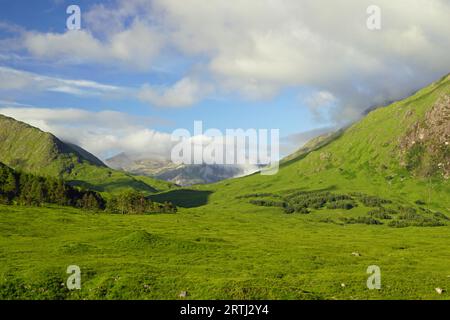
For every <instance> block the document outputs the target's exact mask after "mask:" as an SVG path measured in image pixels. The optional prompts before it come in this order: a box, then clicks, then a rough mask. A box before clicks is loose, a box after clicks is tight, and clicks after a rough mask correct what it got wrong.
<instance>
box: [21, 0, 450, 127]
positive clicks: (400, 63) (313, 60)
mask: <svg viewBox="0 0 450 320" xmlns="http://www.w3.org/2000/svg"><path fill="white" fill-rule="evenodd" d="M373 4H375V5H377V6H379V7H380V9H381V17H382V25H381V30H378V31H371V30H368V29H367V27H366V20H367V18H368V16H367V13H366V9H367V7H369V6H370V5H373ZM449 14H450V3H449V2H448V1H446V0H398V1H395V2H394V1H389V0H377V1H376V3H373V1H366V0H345V1H342V2H340V3H339V5H337V4H332V3H330V2H329V1H325V0H281V1H272V0H265V1H261V0H247V1H241V2H236V1H221V0H210V1H207V2H205V1H203V0H188V1H178V0H127V1H125V0H117V1H114V2H111V3H108V4H97V5H93V6H92V7H91V8H90V9H89V10H87V11H83V19H84V20H83V23H84V24H83V25H85V26H86V28H85V29H83V30H81V31H77V32H73V31H70V32H66V33H42V32H41V33H40V32H34V31H24V32H22V36H21V47H22V48H23V49H24V50H26V52H28V54H30V55H32V56H33V57H37V58H40V59H57V60H61V61H64V62H65V63H73V64H77V63H100V64H105V65H108V66H111V67H116V68H124V67H126V68H131V69H134V70H138V71H139V70H141V71H143V72H145V71H148V70H151V69H152V68H154V67H155V66H157V64H158V61H159V60H160V59H161V58H162V57H164V55H165V54H166V53H167V52H168V51H169V50H171V51H172V52H176V53H177V55H178V56H179V58H180V59H186V60H189V61H191V60H192V61H196V62H197V61H198V60H199V59H200V60H201V61H202V63H201V64H200V65H198V64H197V63H196V64H195V68H196V70H197V72H198V70H199V69H200V72H199V74H200V75H201V77H206V78H207V79H208V81H209V84H210V85H211V86H214V88H215V92H221V93H223V94H226V93H239V94H241V95H242V96H243V97H247V98H251V99H267V98H271V97H273V96H274V95H277V94H278V93H280V92H281V91H282V90H284V89H286V88H300V87H305V86H307V87H310V88H313V89H314V90H316V91H317V92H318V93H320V92H328V93H329V94H330V95H332V96H333V97H335V103H336V106H337V107H338V108H337V109H336V110H334V111H332V112H333V117H334V119H335V120H336V121H345V120H353V119H355V118H356V117H357V116H358V115H359V114H360V113H361V111H362V110H363V109H365V108H367V107H368V106H371V105H374V104H379V103H383V102H384V101H387V100H392V99H397V98H399V97H401V96H404V95H407V94H409V93H410V92H411V91H412V90H414V89H416V88H418V87H420V86H423V85H425V84H426V83H428V82H430V81H431V80H433V79H436V78H437V77H439V76H440V75H443V74H445V73H447V72H448V71H449V70H450V55H449V54H448V52H449V50H450V33H449V32H446V30H450V19H448V16H449ZM191 72H192V71H189V70H188V71H186V74H183V75H181V77H180V78H179V79H178V80H177V81H175V82H174V83H172V84H170V85H168V86H167V88H160V87H158V88H155V87H154V85H152V84H147V85H144V86H143V88H142V92H141V93H140V97H141V98H142V99H143V100H144V101H147V102H149V103H150V104H151V105H155V106H162V107H164V106H167V107H174V106H188V105H192V104H195V103H196V102H198V101H200V100H201V99H203V98H205V97H206V96H207V95H208V92H209V90H206V91H205V90H203V89H202V88H199V87H197V83H198V82H199V80H198V79H196V80H195V81H194V80H192V74H191ZM200 80H201V79H200ZM181 95H182V96H181ZM305 99H307V97H305ZM311 99H312V98H311Z"/></svg>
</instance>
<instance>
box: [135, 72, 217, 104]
mask: <svg viewBox="0 0 450 320" xmlns="http://www.w3.org/2000/svg"><path fill="white" fill-rule="evenodd" d="M210 91H211V88H210V86H209V85H208V84H205V83H200V82H198V81H196V80H194V79H192V78H183V79H181V80H180V81H178V82H176V83H175V84H174V85H173V86H171V87H155V86H150V85H144V86H143V87H142V88H141V90H140V91H139V94H138V97H139V99H140V100H142V101H144V102H148V103H150V104H152V105H155V106H158V107H186V106H191V105H193V104H195V103H196V102H198V101H199V100H200V99H201V98H203V97H204V96H205V95H206V94H207V93H208V92H210Z"/></svg>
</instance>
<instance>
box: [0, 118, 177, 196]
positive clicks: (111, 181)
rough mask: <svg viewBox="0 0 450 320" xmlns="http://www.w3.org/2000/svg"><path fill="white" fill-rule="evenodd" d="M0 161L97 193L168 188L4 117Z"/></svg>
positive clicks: (0, 127) (1, 128)
mask: <svg viewBox="0 0 450 320" xmlns="http://www.w3.org/2000/svg"><path fill="white" fill-rule="evenodd" d="M0 162H3V163H4V164H6V165H8V166H9V167H11V168H14V169H16V170H22V171H25V172H30V173H33V174H37V175H42V176H51V177H60V178H63V179H65V180H67V181H69V182H71V184H73V185H78V186H84V187H87V188H90V189H93V190H97V191H100V192H116V191H120V190H123V189H127V188H133V189H136V190H139V191H142V192H145V193H147V194H150V193H153V192H155V191H157V190H165V189H168V188H170V183H167V182H163V181H158V180H156V179H151V178H147V177H145V178H142V177H136V176H133V175H130V174H126V173H124V172H120V171H116V170H113V169H110V168H108V167H107V166H106V165H105V164H103V162H102V161H100V160H99V159H97V158H96V157H95V156H94V155H92V154H90V153H89V152H87V151H86V150H83V149H82V148H80V147H79V146H76V145H73V144H68V143H64V142H62V141H61V140H59V139H58V138H56V137H55V136H54V135H52V134H50V133H47V132H43V131H41V130H39V129H37V128H35V127H32V126H30V125H28V124H26V123H23V122H20V121H16V120H15V119H13V118H9V117H6V116H3V115H0Z"/></svg>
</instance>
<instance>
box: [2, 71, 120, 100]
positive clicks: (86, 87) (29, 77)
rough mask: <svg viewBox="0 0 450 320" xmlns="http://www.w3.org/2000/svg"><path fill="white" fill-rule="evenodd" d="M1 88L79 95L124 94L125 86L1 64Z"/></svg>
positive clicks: (5, 89)
mask: <svg viewBox="0 0 450 320" xmlns="http://www.w3.org/2000/svg"><path fill="white" fill-rule="evenodd" d="M0 90H1V91H8V90H18V91H22V92H26V91H36V92H38V91H54V92H64V93H68V94H72V95H78V96H89V95H103V96H107V95H114V94H124V92H126V91H127V89H125V88H120V87H116V86H111V85H105V84H101V83H98V82H95V81H88V80H71V79H62V78H56V77H48V76H42V75H39V74H36V73H32V72H26V71H21V70H16V69H12V68H7V67H1V66H0Z"/></svg>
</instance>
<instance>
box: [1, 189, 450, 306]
mask: <svg viewBox="0 0 450 320" xmlns="http://www.w3.org/2000/svg"><path fill="white" fill-rule="evenodd" d="M214 202H216V204H214ZM226 203H227V205H225V204H224V202H222V201H219V200H218V199H214V196H212V197H211V199H210V204H209V205H207V206H200V207H195V208H189V209H181V210H180V211H179V212H178V213H177V214H158V215H145V216H122V215H111V214H109V215H108V214H95V213H89V212H83V211H79V210H76V209H70V208H67V207H64V208H62V207H45V208H33V207H11V206H0V261H1V263H0V298H1V299H14V298H25V299H58V298H60V299H80V298H82V299H177V298H178V295H179V293H180V292H181V291H187V292H188V298H190V299H448V297H449V296H448V294H447V293H445V292H444V293H443V294H441V295H439V294H437V293H436V291H435V288H437V287H439V288H444V289H446V288H450V264H449V261H450V251H449V250H448V248H449V247H450V226H443V227H407V228H392V227H389V226H387V225H364V224H351V225H350V224H349V225H347V224H335V223H327V222H322V221H324V220H323V218H325V217H330V216H332V215H349V216H352V215H353V216H355V215H358V214H360V211H363V210H365V208H362V207H358V208H355V209H352V210H350V211H346V212H342V211H341V210H332V211H331V210H319V211H317V212H312V213H311V214H308V215H302V214H292V215H288V214H284V213H283V212H282V211H280V210H279V209H278V208H271V207H269V208H266V207H259V206H254V205H252V204H249V203H248V202H246V201H242V199H236V200H232V199H229V201H226ZM237 203H239V212H237V210H236V204H237ZM353 252H359V253H360V254H361V256H354V255H352V253H353ZM69 265H78V266H80V268H81V272H82V289H81V290H79V291H77V290H75V291H68V290H67V289H66V288H65V286H64V285H62V284H63V283H65V282H66V279H67V277H68V275H67V274H66V273H65V272H66V268H67V266H69ZM370 265H378V266H379V267H380V268H381V279H382V280H381V281H382V289H381V290H369V289H368V288H367V287H366V280H367V278H368V276H369V275H368V274H366V270H367V267H368V266H370ZM342 283H344V284H345V287H343V286H342V285H341V284H342Z"/></svg>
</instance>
